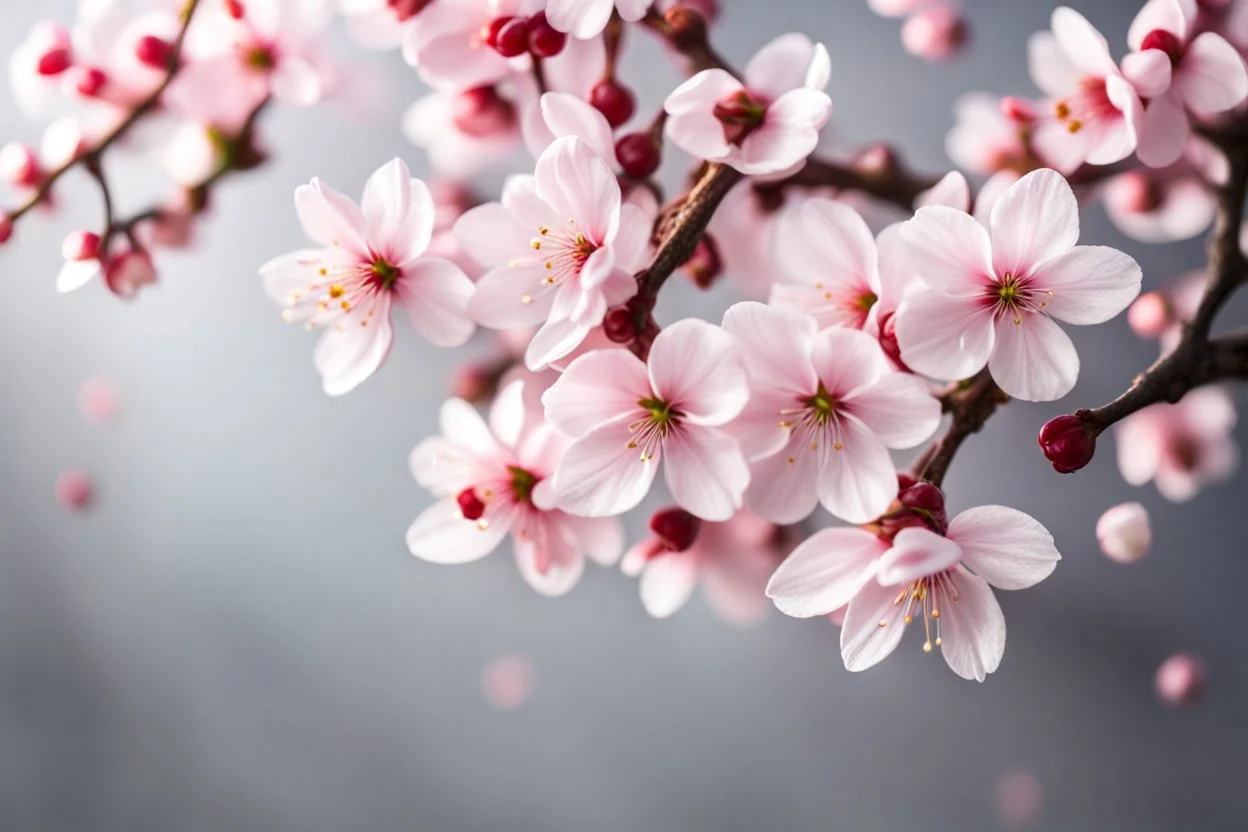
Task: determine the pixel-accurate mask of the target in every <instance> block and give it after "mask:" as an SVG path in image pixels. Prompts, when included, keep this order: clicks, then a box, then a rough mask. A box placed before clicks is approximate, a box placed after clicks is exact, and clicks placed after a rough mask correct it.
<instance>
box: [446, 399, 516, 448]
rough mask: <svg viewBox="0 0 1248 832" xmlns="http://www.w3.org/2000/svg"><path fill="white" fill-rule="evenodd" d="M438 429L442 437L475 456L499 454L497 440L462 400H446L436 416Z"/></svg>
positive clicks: (475, 412) (474, 409) (470, 406)
mask: <svg viewBox="0 0 1248 832" xmlns="http://www.w3.org/2000/svg"><path fill="white" fill-rule="evenodd" d="M438 429H439V430H440V431H442V437H443V438H444V439H445V440H446V441H447V442H449V443H451V444H452V445H456V446H458V447H460V448H463V449H465V450H468V451H472V452H474V453H475V454H476V455H477V456H494V455H497V454H499V453H501V448H500V447H499V445H498V441H497V439H496V438H495V437H494V434H493V432H491V431H490V427H489V425H487V424H486V422H485V420H484V419H482V418H481V414H480V413H478V412H477V409H476V408H475V407H473V406H472V405H470V404H468V402H466V401H464V400H463V399H447V400H446V401H445V402H443V403H442V409H441V411H440V412H439V414H438Z"/></svg>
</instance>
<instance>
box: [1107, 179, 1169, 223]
mask: <svg viewBox="0 0 1248 832" xmlns="http://www.w3.org/2000/svg"><path fill="white" fill-rule="evenodd" d="M1114 192H1115V193H1114V197H1115V199H1114V203H1115V205H1116V206H1117V207H1118V208H1120V209H1121V210H1123V211H1127V212H1129V213H1132V214H1147V213H1149V212H1150V211H1156V210H1157V209H1158V208H1159V207H1160V206H1161V199H1162V193H1161V188H1159V187H1158V186H1157V182H1156V181H1155V180H1154V179H1153V177H1151V176H1149V175H1148V174H1147V173H1145V172H1144V171H1142V170H1129V171H1127V172H1126V173H1123V174H1120V175H1119V177H1118V181H1117V182H1116V183H1115V187H1114Z"/></svg>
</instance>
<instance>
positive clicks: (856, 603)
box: [841, 581, 906, 673]
mask: <svg viewBox="0 0 1248 832" xmlns="http://www.w3.org/2000/svg"><path fill="white" fill-rule="evenodd" d="M896 597H897V590H896V588H894V587H887V586H880V585H879V584H878V583H876V582H875V581H868V582H867V583H866V585H865V586H863V588H862V589H861V590H859V592H858V594H857V595H855V596H854V599H853V600H852V601H850V602H849V609H847V610H846V611H845V621H844V623H842V624H841V658H842V659H844V661H845V669H846V670H851V671H853V672H855V673H856V672H858V671H860V670H866V669H867V668H869V667H874V666H875V665H877V664H879V663H880V662H881V661H883V660H884V659H885V658H886V657H887V656H888V654H889V653H892V652H893V651H894V650H896V649H897V644H898V643H899V642H900V641H901V636H902V635H903V634H904V633H905V629H906V628H905V623H904V622H903V620H902V619H903V617H904V613H905V609H906V606H905V605H904V604H897V603H894V599H896Z"/></svg>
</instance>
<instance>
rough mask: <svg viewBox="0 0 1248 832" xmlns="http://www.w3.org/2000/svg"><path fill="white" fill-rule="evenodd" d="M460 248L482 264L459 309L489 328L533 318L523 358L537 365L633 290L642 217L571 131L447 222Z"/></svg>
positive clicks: (642, 240) (645, 240) (565, 348)
mask: <svg viewBox="0 0 1248 832" xmlns="http://www.w3.org/2000/svg"><path fill="white" fill-rule="evenodd" d="M455 236H456V237H457V239H458V240H459V242H460V245H461V246H462V247H463V249H464V251H466V252H468V253H469V255H470V256H472V257H473V258H474V259H476V260H477V261H478V262H480V263H481V265H482V266H484V267H486V268H487V269H488V271H487V272H486V273H485V275H484V276H482V277H481V279H480V280H479V281H478V282H477V289H476V292H475V293H474V295H473V297H472V300H471V302H470V303H469V312H470V314H471V315H472V317H473V318H474V319H475V320H476V321H477V322H478V323H480V324H483V325H485V326H489V327H493V328H495V329H510V328H515V327H524V326H533V325H536V324H541V328H540V329H539V330H538V331H537V334H536V335H535V336H534V337H533V340H532V342H531V343H530V344H529V349H528V351H527V352H526V353H525V362H526V363H527V364H528V366H529V368H530V369H533V370H537V369H541V368H543V367H545V366H547V365H548V364H550V363H551V362H552V361H556V360H558V359H560V358H562V357H564V356H566V355H568V354H569V353H570V352H572V351H573V350H574V349H576V347H577V345H579V344H580V343H581V342H582V341H583V340H584V339H585V336H586V335H588V334H589V332H590V331H591V330H592V329H594V327H596V326H598V325H599V324H600V323H602V318H603V316H604V315H605V314H606V311H607V309H608V308H609V307H612V306H615V305H617V304H620V303H623V302H624V301H625V300H627V299H628V298H630V297H631V296H632V295H633V294H634V293H635V292H636V290H637V282H636V280H634V279H633V274H634V272H636V271H638V270H639V269H640V268H641V267H642V265H643V261H644V259H645V257H646V252H647V248H648V245H649V237H650V223H649V222H648V221H647V220H646V218H645V216H644V215H643V214H642V212H641V211H640V209H638V208H636V207H635V206H632V205H625V204H621V199H620V186H619V183H618V182H617V181H616V178H615V175H614V174H613V173H612V172H611V169H610V167H608V166H607V163H606V162H605V161H603V160H602V159H601V158H600V157H599V156H598V155H597V154H595V153H594V151H593V150H591V149H590V147H589V146H588V145H587V144H585V142H583V141H581V140H580V139H579V138H577V137H575V136H567V137H564V138H561V139H558V140H557V141H555V142H554V143H552V144H551V145H550V147H548V148H547V149H546V150H545V151H544V152H543V153H542V156H541V158H539V159H538V161H537V170H536V173H535V174H534V175H533V176H515V177H512V178H511V179H510V180H508V182H507V184H506V186H505V187H504V189H503V198H502V202H492V203H489V204H487V205H481V206H478V207H477V208H473V209H472V210H471V211H468V212H466V213H465V214H464V215H463V216H462V217H460V219H459V221H458V222H457V223H456V224H455Z"/></svg>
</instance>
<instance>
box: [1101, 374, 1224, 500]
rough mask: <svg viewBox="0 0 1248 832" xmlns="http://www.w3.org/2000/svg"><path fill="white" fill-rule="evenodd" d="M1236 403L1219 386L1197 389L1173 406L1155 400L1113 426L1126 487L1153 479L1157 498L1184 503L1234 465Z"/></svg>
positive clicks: (1222, 479)
mask: <svg viewBox="0 0 1248 832" xmlns="http://www.w3.org/2000/svg"><path fill="white" fill-rule="evenodd" d="M1235 422H1236V414H1235V405H1234V403H1233V402H1232V401H1231V397H1230V395H1229V394H1228V393H1227V392H1226V391H1225V390H1223V389H1222V388H1221V387H1201V388H1198V389H1196V390H1193V391H1192V392H1190V393H1188V394H1187V395H1186V396H1184V397H1183V398H1182V399H1181V400H1180V401H1179V403H1178V404H1154V405H1150V406H1148V407H1146V408H1144V409H1143V410H1141V411H1139V412H1137V413H1133V414H1131V415H1130V416H1128V417H1127V418H1125V419H1123V420H1122V421H1121V422H1119V423H1118V424H1117V425H1115V426H1114V439H1115V441H1116V443H1117V445H1118V470H1119V471H1121V472H1122V478H1123V479H1124V480H1126V481H1127V482H1128V483H1130V484H1131V485H1143V484H1144V483H1146V482H1148V481H1149V480H1152V481H1153V482H1154V483H1156V485H1157V490H1158V491H1159V492H1161V496H1163V497H1165V498H1166V499H1168V500H1171V501H1173V502H1176V503H1182V502H1186V501H1188V500H1190V499H1192V498H1193V497H1195V496H1196V494H1197V493H1198V492H1199V491H1200V489H1201V488H1202V487H1204V486H1205V485H1208V484H1211V483H1216V482H1222V481H1224V480H1226V479H1229V478H1230V476H1231V475H1232V474H1233V473H1234V472H1235V469H1236V468H1237V467H1238V466H1239V446H1238V445H1237V444H1236V443H1235V439H1234V437H1233V436H1232V430H1233V429H1234V427H1235Z"/></svg>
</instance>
